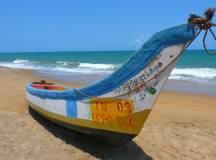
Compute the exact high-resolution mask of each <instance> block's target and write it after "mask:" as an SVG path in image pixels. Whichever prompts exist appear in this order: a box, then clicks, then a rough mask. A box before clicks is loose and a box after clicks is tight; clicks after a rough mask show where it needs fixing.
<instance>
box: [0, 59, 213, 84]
mask: <svg viewBox="0 0 216 160" xmlns="http://www.w3.org/2000/svg"><path fill="white" fill-rule="evenodd" d="M0 66H3V67H9V68H18V69H33V70H40V72H43V73H51V74H57V75H73V74H111V73H112V72H113V71H114V70H115V69H116V68H117V67H118V65H116V64H94V63H81V62H69V61H56V62H55V63H52V64H41V63H38V62H37V61H29V60H27V59H15V60H14V61H12V62H0ZM169 79H177V80H190V81H198V82H213V83H216V69H214V68H174V70H173V71H172V73H171V75H170V77H169Z"/></svg>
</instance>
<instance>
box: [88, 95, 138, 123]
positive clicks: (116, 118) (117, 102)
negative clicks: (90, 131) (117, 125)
mask: <svg viewBox="0 0 216 160" xmlns="http://www.w3.org/2000/svg"><path fill="white" fill-rule="evenodd" d="M91 109H92V120H93V121H97V122H120V121H121V119H122V117H124V116H127V115H129V114H131V113H133V110H134V104H133V101H132V100H121V99H102V98H97V99H96V98H95V99H92V100H91ZM129 119H130V118H129Z"/></svg>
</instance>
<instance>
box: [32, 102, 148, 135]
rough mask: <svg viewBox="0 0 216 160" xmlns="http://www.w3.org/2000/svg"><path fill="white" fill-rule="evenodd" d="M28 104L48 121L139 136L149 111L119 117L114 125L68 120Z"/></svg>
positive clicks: (106, 122)
mask: <svg viewBox="0 0 216 160" xmlns="http://www.w3.org/2000/svg"><path fill="white" fill-rule="evenodd" d="M29 104H30V106H31V107H32V108H33V109H34V110H36V111H37V112H39V113H40V114H42V115H43V116H44V117H46V118H48V119H50V120H57V121H60V122H64V123H68V124H72V125H77V126H82V127H88V128H93V129H98V130H100V129H101V130H107V131H112V132H119V133H128V134H139V132H140V130H141V129H142V127H143V124H144V122H145V121H146V119H147V117H148V115H149V113H150V111H151V110H149V109H148V110H145V111H141V112H136V113H130V114H127V115H125V116H121V117H120V118H119V119H118V121H117V123H116V122H115V121H112V122H108V121H102V122H101V121H95V120H93V121H91V120H85V119H78V118H70V117H66V116H62V115H59V114H56V113H53V112H49V111H47V110H45V109H43V108H40V107H39V106H36V105H34V104H32V103H30V102H29ZM94 107H95V106H94V105H93V108H94ZM114 110H115V109H114ZM117 114H119V113H117ZM121 115H123V114H121Z"/></svg>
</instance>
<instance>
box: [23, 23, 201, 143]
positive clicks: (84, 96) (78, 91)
mask: <svg viewBox="0 0 216 160" xmlns="http://www.w3.org/2000/svg"><path fill="white" fill-rule="evenodd" d="M196 32H197V26H196V25H192V24H189V23H188V24H182V25H178V26H175V27H172V28H169V29H165V30H163V31H160V32H158V33H156V34H154V35H153V36H152V37H151V38H150V39H149V40H148V41H147V42H146V43H144V44H143V46H142V47H141V48H140V50H138V51H137V52H135V53H134V55H133V56H132V57H131V58H130V59H129V60H128V61H127V62H126V63H125V64H124V65H123V66H122V67H120V68H119V69H117V70H116V71H115V72H114V73H112V74H111V75H109V76H108V77H106V78H105V79H103V80H101V81H99V82H96V83H94V84H91V85H89V86H86V87H83V88H71V89H69V88H66V87H63V86H55V85H54V84H46V83H45V82H41V83H30V84H28V85H27V99H28V102H29V106H30V107H31V108H32V109H33V110H35V111H36V112H38V113H40V114H41V115H42V116H44V117H46V118H48V119H49V120H51V121H54V122H55V123H58V124H60V125H62V126H64V127H66V128H69V129H71V130H74V131H77V132H82V133H86V134H89V135H93V136H96V137H100V138H101V139H103V140H105V141H108V142H109V143H112V144H122V143H126V142H128V141H129V140H131V139H132V138H134V137H135V136H137V135H138V134H139V132H140V130H141V129H142V127H143V125H144V123H145V121H146V119H147V117H148V115H149V113H150V112H151V110H152V108H153V106H154V103H155V101H156V99H157V97H158V95H159V93H160V91H161V89H162V87H163V85H164V83H165V82H166V80H167V78H168V76H169V74H170V72H171V71H172V69H173V68H174V66H175V65H176V62H177V61H178V59H179V56H180V55H181V54H182V53H183V51H184V50H185V48H186V45H187V44H188V43H189V42H190V41H191V40H193V38H194V36H195V35H196Z"/></svg>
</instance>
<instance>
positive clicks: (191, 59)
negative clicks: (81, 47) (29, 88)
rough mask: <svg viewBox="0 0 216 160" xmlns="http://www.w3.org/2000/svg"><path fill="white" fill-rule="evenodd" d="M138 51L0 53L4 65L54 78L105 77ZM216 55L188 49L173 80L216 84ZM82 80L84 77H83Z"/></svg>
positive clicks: (0, 61) (174, 72)
mask: <svg viewBox="0 0 216 160" xmlns="http://www.w3.org/2000/svg"><path fill="white" fill-rule="evenodd" d="M133 53H134V51H90V52H23V53H22V52H19V53H0V66H2V67H10V68H16V69H33V70H36V71H37V73H39V74H42V75H50V76H54V77H70V76H74V75H76V76H80V77H82V76H83V75H88V76H91V75H92V76H93V77H94V76H95V75H97V76H99V77H104V76H106V75H108V74H111V73H112V72H114V71H115V70H116V69H117V68H118V67H120V66H121V65H123V64H124V63H125V62H126V61H127V60H128V59H129V58H130V57H131V56H132V55H133ZM215 62H216V55H209V54H207V53H206V52H204V51H203V50H187V51H185V53H184V54H183V55H182V56H181V59H180V60H179V62H178V64H177V66H176V67H175V68H174V70H173V71H172V73H171V75H170V77H169V79H174V80H186V81H191V82H198V83H204V84H216V63H215ZM80 80H82V78H81V79H80Z"/></svg>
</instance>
